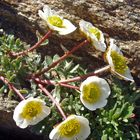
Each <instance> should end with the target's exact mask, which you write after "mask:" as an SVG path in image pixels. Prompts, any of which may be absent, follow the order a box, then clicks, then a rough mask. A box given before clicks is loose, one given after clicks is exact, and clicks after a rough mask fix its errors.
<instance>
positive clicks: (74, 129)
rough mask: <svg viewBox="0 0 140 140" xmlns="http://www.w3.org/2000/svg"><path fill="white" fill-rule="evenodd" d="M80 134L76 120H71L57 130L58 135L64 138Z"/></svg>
mask: <svg viewBox="0 0 140 140" xmlns="http://www.w3.org/2000/svg"><path fill="white" fill-rule="evenodd" d="M79 132H80V123H79V121H78V120H76V119H71V120H69V121H67V122H66V123H64V124H62V125H61V127H60V128H59V133H60V135H61V136H64V137H68V138H70V137H73V136H75V135H76V134H78V133H79Z"/></svg>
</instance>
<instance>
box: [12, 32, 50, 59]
mask: <svg viewBox="0 0 140 140" xmlns="http://www.w3.org/2000/svg"><path fill="white" fill-rule="evenodd" d="M51 34H52V31H51V30H49V31H48V32H47V33H46V34H45V35H44V36H43V38H42V39H41V40H40V41H38V42H37V43H36V44H35V45H34V46H32V47H31V48H29V49H27V50H25V51H22V52H18V53H14V52H11V53H10V56H12V57H17V56H24V55H27V54H28V52H31V51H33V50H34V49H36V48H38V47H39V46H40V45H41V44H42V43H43V42H44V41H45V40H46V39H47V38H48V37H49V36H50V35H51Z"/></svg>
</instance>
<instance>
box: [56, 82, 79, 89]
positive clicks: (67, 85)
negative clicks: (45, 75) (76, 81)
mask: <svg viewBox="0 0 140 140" xmlns="http://www.w3.org/2000/svg"><path fill="white" fill-rule="evenodd" d="M58 84H59V85H60V86H63V87H68V88H72V89H77V90H80V88H79V87H77V86H73V85H70V84H65V83H58Z"/></svg>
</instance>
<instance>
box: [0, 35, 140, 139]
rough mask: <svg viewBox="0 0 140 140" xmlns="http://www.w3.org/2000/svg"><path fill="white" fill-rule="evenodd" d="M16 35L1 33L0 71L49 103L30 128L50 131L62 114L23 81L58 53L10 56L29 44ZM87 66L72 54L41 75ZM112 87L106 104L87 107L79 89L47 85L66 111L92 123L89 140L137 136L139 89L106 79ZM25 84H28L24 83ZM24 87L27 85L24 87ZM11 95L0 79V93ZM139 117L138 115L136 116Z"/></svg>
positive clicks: (68, 74)
mask: <svg viewBox="0 0 140 140" xmlns="http://www.w3.org/2000/svg"><path fill="white" fill-rule="evenodd" d="M28 47H29V46H27V45H25V44H23V43H22V42H21V41H20V40H19V39H14V37H13V36H11V35H9V36H7V35H4V36H2V37H0V75H2V76H4V77H5V78H7V79H8V80H9V81H10V82H12V83H13V84H14V85H15V86H16V87H17V88H18V89H19V90H20V92H21V93H22V94H27V95H28V97H29V96H34V97H36V96H40V98H42V99H45V101H46V105H47V106H49V107H51V114H50V115H49V116H48V117H47V118H45V119H44V120H43V121H41V122H40V123H38V124H37V125H35V126H31V127H30V129H31V130H32V131H33V132H36V133H43V134H45V135H49V133H50V131H51V130H52V128H53V126H54V125H56V124H57V123H60V122H61V121H62V118H61V116H60V114H59V112H58V110H57V108H56V107H55V105H52V102H51V101H50V100H49V98H48V97H47V96H45V95H43V94H42V92H41V90H39V88H38V86H37V85H36V84H35V83H34V81H32V80H30V81H26V78H27V76H28V75H30V74H32V73H36V72H38V71H41V70H42V69H43V68H46V67H48V66H50V65H51V64H52V63H53V62H55V61H56V60H58V59H59V56H58V55H55V56H53V57H51V56H45V58H42V56H41V54H39V53H36V52H31V53H29V54H28V56H25V57H17V58H12V57H10V56H9V52H11V51H14V52H19V51H22V50H24V49H25V48H28ZM86 73H87V70H85V69H83V68H82V67H81V66H80V65H79V64H75V63H74V61H73V60H72V58H68V59H67V60H64V61H63V62H61V63H60V64H59V65H57V66H56V67H54V68H53V69H51V70H50V71H49V72H47V73H45V74H43V75H42V78H44V79H50V80H54V81H55V82H57V81H60V80H62V79H63V80H64V79H69V78H73V77H75V76H79V75H84V74H86ZM108 82H109V83H110V87H111V90H112V92H111V95H110V97H109V98H108V104H107V105H106V106H105V107H104V108H102V109H97V110H96V111H93V112H92V111H89V110H88V109H86V108H85V107H84V106H83V104H82V103H81V101H80V98H79V95H80V92H79V91H78V90H74V89H70V88H67V87H62V86H60V85H57V86H53V85H46V88H47V89H48V90H49V91H50V92H51V94H52V95H53V97H55V99H56V100H57V101H59V102H60V104H61V107H62V109H63V110H64V111H65V113H66V115H67V116H68V115H71V114H77V115H81V116H85V117H86V118H87V119H88V120H89V122H90V127H91V134H90V136H89V138H88V139H90V140H94V139H96V140H129V139H132V140H136V139H138V135H139V134H138V126H137V125H136V123H139V122H140V120H139V119H137V118H132V116H133V113H135V114H136V115H139V116H140V114H138V113H137V112H139V106H140V105H139V102H138V99H139V98H140V92H138V91H137V90H136V89H134V87H135V86H134V85H131V84H129V83H123V82H122V81H118V80H117V79H115V78H112V79H110V81H108ZM70 84H71V85H73V86H80V82H71V83H70ZM27 86H28V87H27ZM24 87H26V88H24ZM7 92H8V95H9V96H13V92H12V91H11V90H9V89H8V87H7V85H5V84H3V83H2V82H1V81H0V93H7ZM139 118H140V117H139Z"/></svg>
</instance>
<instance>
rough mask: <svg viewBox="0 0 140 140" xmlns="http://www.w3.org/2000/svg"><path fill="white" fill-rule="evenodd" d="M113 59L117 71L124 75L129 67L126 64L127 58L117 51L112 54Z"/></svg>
mask: <svg viewBox="0 0 140 140" xmlns="http://www.w3.org/2000/svg"><path fill="white" fill-rule="evenodd" d="M111 57H112V61H113V65H114V69H115V71H116V72H118V73H120V74H124V73H125V71H126V70H127V69H128V66H127V64H126V58H125V57H124V56H123V55H121V54H119V53H117V52H116V51H112V52H111Z"/></svg>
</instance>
